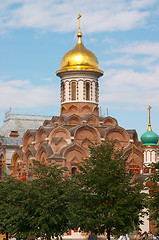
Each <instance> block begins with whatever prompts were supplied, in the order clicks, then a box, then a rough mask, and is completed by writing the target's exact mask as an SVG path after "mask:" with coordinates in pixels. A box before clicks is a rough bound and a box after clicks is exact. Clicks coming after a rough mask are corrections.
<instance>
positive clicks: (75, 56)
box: [57, 14, 103, 75]
mask: <svg viewBox="0 0 159 240" xmlns="http://www.w3.org/2000/svg"><path fill="white" fill-rule="evenodd" d="M80 17H81V15H80V14H79V18H78V19H79V21H80ZM77 37H78V41H77V44H76V46H75V47H74V48H73V49H71V50H70V51H68V52H67V53H66V54H65V55H64V56H63V58H62V61H61V69H60V70H58V71H57V74H58V73H60V72H65V71H84V70H85V71H95V72H98V73H100V75H103V72H102V71H101V70H99V69H98V60H97V58H96V56H95V54H94V53H92V52H91V51H90V50H88V49H87V48H85V46H84V45H83V43H82V39H81V38H82V33H81V28H80V22H79V32H78V34H77Z"/></svg>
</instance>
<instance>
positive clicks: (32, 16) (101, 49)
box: [0, 0, 159, 137]
mask: <svg viewBox="0 0 159 240" xmlns="http://www.w3.org/2000/svg"><path fill="white" fill-rule="evenodd" d="M79 12H80V13H81V14H82V18H81V25H82V33H83V39H82V40H83V43H84V45H85V47H87V48H88V49H90V50H91V51H93V52H94V53H95V55H96V56H97V58H98V61H99V68H100V69H101V70H103V71H104V76H103V77H102V78H100V79H99V84H100V102H99V105H100V106H101V108H102V114H103V115H104V114H105V115H106V109H107V108H108V112H109V115H110V116H112V117H114V118H116V119H117V121H118V123H119V125H120V126H122V127H124V128H125V129H136V131H137V132H138V134H139V137H140V136H141V134H142V133H143V132H145V131H146V130H147V124H148V110H147V107H148V105H151V106H152V111H151V123H152V129H153V131H155V132H156V133H159V129H158V119H159V1H158V0H104V1H103V0H98V1H97V0H80V1H77V0H65V1H63V0H0V126H1V125H2V124H3V120H4V113H5V112H6V111H8V110H9V108H10V107H11V108H12V112H14V113H27V114H43V115H51V116H52V115H59V112H60V111H59V110H60V99H59V96H60V79H59V78H58V77H57V76H56V74H55V73H56V71H57V70H58V69H60V62H61V59H62V57H63V55H64V54H65V53H66V52H67V51H68V50H70V49H72V48H73V47H74V45H75V44H76V42H77V37H76V34H77V32H78V20H77V17H78V14H79Z"/></svg>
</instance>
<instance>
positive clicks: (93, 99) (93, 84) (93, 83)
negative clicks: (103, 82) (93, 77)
mask: <svg viewBox="0 0 159 240" xmlns="http://www.w3.org/2000/svg"><path fill="white" fill-rule="evenodd" d="M95 91H96V88H95V82H92V101H93V102H96V99H95V96H96V93H95Z"/></svg>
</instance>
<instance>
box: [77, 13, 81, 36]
mask: <svg viewBox="0 0 159 240" xmlns="http://www.w3.org/2000/svg"><path fill="white" fill-rule="evenodd" d="M81 17H82V15H81V14H80V13H79V15H78V18H77V19H78V20H79V33H80V32H81Z"/></svg>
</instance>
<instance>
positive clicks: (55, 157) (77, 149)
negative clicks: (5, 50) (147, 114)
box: [10, 17, 158, 231]
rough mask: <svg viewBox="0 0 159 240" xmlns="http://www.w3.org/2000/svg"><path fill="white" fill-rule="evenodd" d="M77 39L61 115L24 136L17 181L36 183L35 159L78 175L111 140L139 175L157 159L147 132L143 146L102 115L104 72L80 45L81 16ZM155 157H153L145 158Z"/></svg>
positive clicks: (65, 66)
mask: <svg viewBox="0 0 159 240" xmlns="http://www.w3.org/2000/svg"><path fill="white" fill-rule="evenodd" d="M77 38H78V40H77V44H76V45H75V47H74V48H73V49H72V50H70V51H69V52H67V53H66V54H65V55H64V57H63V58H62V61H61V68H60V70H58V71H57V73H56V74H57V76H58V77H59V78H60V80H61V89H60V93H61V111H60V116H53V117H52V118H51V120H45V121H44V122H43V125H42V126H40V127H39V128H38V129H37V130H36V129H35V130H34V129H32V130H27V131H26V132H25V133H24V135H23V138H22V144H21V145H20V146H19V147H18V148H17V149H16V151H15V152H14V154H13V157H12V162H11V165H10V173H12V174H13V175H14V176H15V177H16V178H17V179H21V177H22V176H23V174H24V173H26V178H27V180H30V179H32V177H33V173H32V168H33V160H37V161H40V163H42V164H46V165H49V164H51V163H57V164H61V165H62V166H63V167H67V168H68V170H69V174H74V172H75V171H76V168H77V165H78V163H79V162H80V161H81V160H82V159H84V158H86V157H88V156H89V146H90V145H91V144H92V143H93V144H97V143H101V142H102V141H105V140H107V139H109V140H111V139H113V140H114V141H115V148H116V149H119V148H123V149H124V152H125V153H126V154H127V155H128V165H129V169H130V170H133V171H134V169H135V171H136V173H137V174H143V173H144V171H145V169H146V171H147V168H148V167H147V165H144V161H149V162H150V163H151V162H152V161H157V142H155V144H156V145H155V147H153V146H151V145H152V143H151V145H150V144H148V143H147V141H149V140H148V138H149V137H148V134H147V135H146V138H144V141H145V142H144V143H145V146H144V147H143V146H142V145H144V144H142V142H140V141H139V140H138V135H137V133H136V131H135V129H130V130H125V129H124V128H122V127H121V126H119V125H118V122H117V120H116V119H114V118H113V117H111V116H107V117H101V116H100V115H99V106H98V95H99V78H100V77H101V76H102V75H103V71H102V70H100V69H99V68H98V60H97V58H96V56H95V55H94V54H93V53H92V52H91V51H90V50H88V49H87V48H85V46H84V45H83V43H82V33H81V27H80V17H79V32H78V34H77ZM149 124H150V122H149ZM149 130H150V131H151V129H149ZM150 135H151V134H150ZM156 139H157V141H158V138H156ZM148 152H149V153H148ZM151 153H152V157H148V158H147V156H150V155H151ZM148 159H149V160H148ZM144 166H146V168H145V167H144ZM148 171H149V169H148ZM145 173H146V172H145ZM145 230H147V231H148V230H149V226H148V227H147V229H145Z"/></svg>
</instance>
